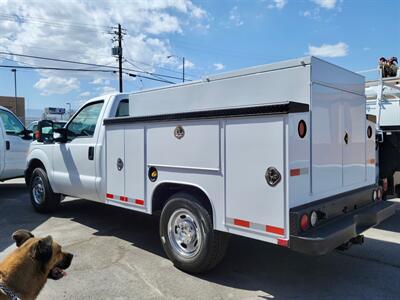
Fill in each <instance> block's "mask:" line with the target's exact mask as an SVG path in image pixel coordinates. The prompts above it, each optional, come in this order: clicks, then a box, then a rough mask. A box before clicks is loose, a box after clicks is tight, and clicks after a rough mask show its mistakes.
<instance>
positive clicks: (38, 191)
mask: <svg viewBox="0 0 400 300" xmlns="http://www.w3.org/2000/svg"><path fill="white" fill-rule="evenodd" d="M32 196H33V200H34V201H35V203H36V204H38V205H41V204H43V202H44V198H45V189H44V183H43V179H42V178H41V177H40V176H36V177H35V178H34V179H33V184H32Z"/></svg>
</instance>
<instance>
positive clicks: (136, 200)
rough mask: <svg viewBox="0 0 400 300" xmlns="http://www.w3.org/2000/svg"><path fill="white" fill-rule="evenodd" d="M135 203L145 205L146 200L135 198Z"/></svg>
mask: <svg viewBox="0 0 400 300" xmlns="http://www.w3.org/2000/svg"><path fill="white" fill-rule="evenodd" d="M135 203H136V204H137V205H144V200H142V199H135Z"/></svg>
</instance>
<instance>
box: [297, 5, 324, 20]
mask: <svg viewBox="0 0 400 300" xmlns="http://www.w3.org/2000/svg"><path fill="white" fill-rule="evenodd" d="M300 16H303V17H306V18H310V19H313V20H317V21H319V20H321V15H320V8H319V7H314V8H313V9H308V10H305V11H300Z"/></svg>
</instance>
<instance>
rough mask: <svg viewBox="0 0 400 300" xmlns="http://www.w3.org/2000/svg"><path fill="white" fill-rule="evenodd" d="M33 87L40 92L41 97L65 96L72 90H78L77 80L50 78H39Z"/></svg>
mask: <svg viewBox="0 0 400 300" xmlns="http://www.w3.org/2000/svg"><path fill="white" fill-rule="evenodd" d="M34 87H35V88H36V89H38V90H40V91H41V93H40V94H41V95H43V96H49V95H53V94H67V93H69V92H71V91H74V90H79V81H78V79H77V78H68V79H67V78H63V77H55V76H51V77H48V78H40V79H39V81H38V82H36V83H35V85H34Z"/></svg>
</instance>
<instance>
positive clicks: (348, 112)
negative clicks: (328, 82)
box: [341, 92, 367, 186]
mask: <svg viewBox="0 0 400 300" xmlns="http://www.w3.org/2000/svg"><path fill="white" fill-rule="evenodd" d="M341 97H342V99H343V122H344V126H343V129H344V131H343V133H342V134H343V185H344V186H349V185H352V184H357V183H362V182H364V181H365V180H366V153H365V151H366V149H365V143H366V136H367V133H366V118H365V99H364V97H362V96H359V95H356V94H352V93H346V92H342V93H341Z"/></svg>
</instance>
